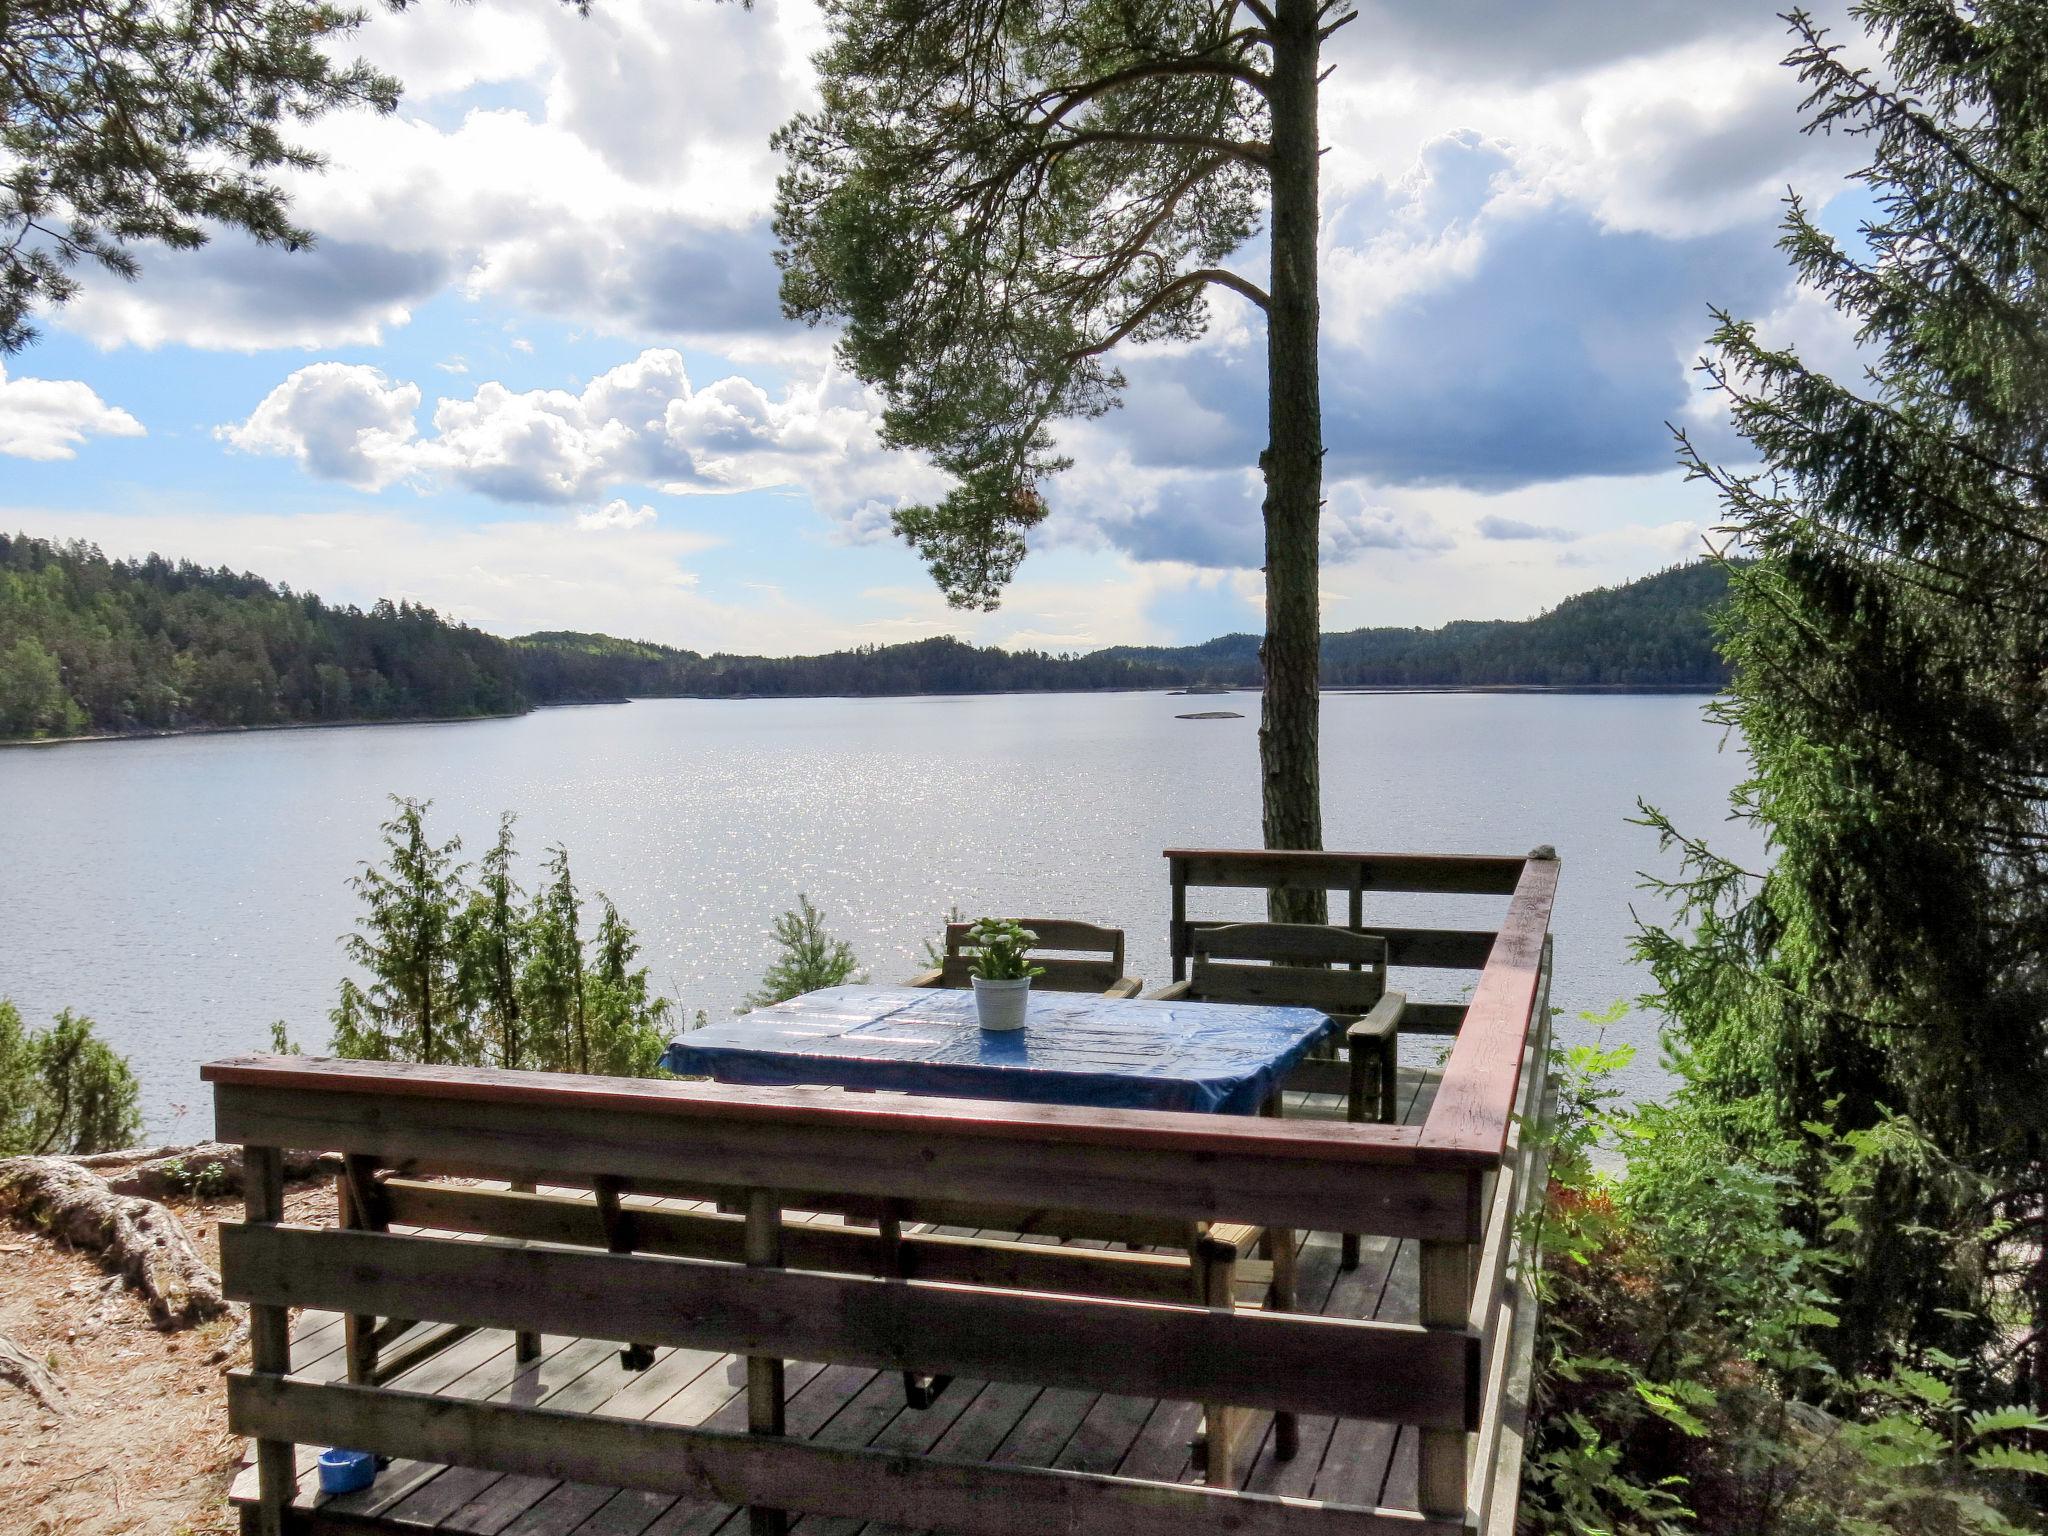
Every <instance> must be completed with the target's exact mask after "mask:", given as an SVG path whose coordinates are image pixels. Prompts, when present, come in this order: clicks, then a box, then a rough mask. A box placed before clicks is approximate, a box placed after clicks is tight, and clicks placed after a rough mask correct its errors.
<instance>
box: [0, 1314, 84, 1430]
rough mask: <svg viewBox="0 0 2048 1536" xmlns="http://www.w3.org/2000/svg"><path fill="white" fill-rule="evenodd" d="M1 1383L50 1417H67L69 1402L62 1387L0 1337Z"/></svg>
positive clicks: (24, 1352) (17, 1347)
mask: <svg viewBox="0 0 2048 1536" xmlns="http://www.w3.org/2000/svg"><path fill="white" fill-rule="evenodd" d="M0 1382H5V1383H7V1384H8V1385H9V1386H14V1387H19V1388H21V1390H22V1391H24V1392H26V1393H27V1394H28V1395H29V1396H30V1397H32V1398H34V1399H35V1400H36V1401H37V1402H39V1403H41V1404H42V1405H43V1406H44V1407H45V1408H47V1409H48V1410H49V1411H50V1412H52V1413H60V1414H61V1413H69V1412H70V1411H71V1403H70V1399H69V1398H68V1397H67V1396H66V1395H65V1392H64V1386H63V1383H61V1382H60V1381H58V1380H57V1378H56V1377H55V1376H54V1375H52V1374H51V1373H50V1370H49V1368H48V1367H47V1366H45V1365H44V1364H43V1362H42V1361H40V1360H38V1359H36V1358H35V1356H33V1355H31V1354H30V1353H29V1352H28V1351H27V1350H25V1349H23V1348H22V1347H21V1346H20V1345H19V1344H17V1343H15V1342H14V1340H12V1339H10V1338H9V1337H8V1336H7V1335H6V1334H4V1333H0Z"/></svg>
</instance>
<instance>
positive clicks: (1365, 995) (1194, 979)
mask: <svg viewBox="0 0 2048 1536" xmlns="http://www.w3.org/2000/svg"><path fill="white" fill-rule="evenodd" d="M1188 947H1189V950H1190V957H1191V959H1192V961H1193V973H1192V974H1191V975H1190V976H1189V977H1188V978H1187V980H1185V981H1177V982H1175V983H1173V985H1171V986H1169V987H1164V988H1162V989H1161V990H1159V991H1157V992H1155V993H1153V994H1152V995H1153V996H1154V997H1157V998H1168V999H1170V998H1177V997H1181V998H1187V999H1188V1000H1190V1001H1192V1002H1205V1003H1272V1004H1276V1005H1284V1006H1288V1007H1297V1008H1320V1009H1322V1010H1323V1012H1325V1013H1327V1014H1328V1015H1329V1016H1330V1017H1331V1018H1332V1019H1334V1020H1336V1021H1337V1026H1338V1032H1339V1034H1340V1035H1341V1037H1342V1039H1343V1042H1344V1057H1345V1064H1344V1069H1343V1070H1344V1076H1343V1080H1342V1087H1343V1092H1344V1106H1345V1118H1346V1119H1347V1120H1351V1121H1368V1120H1373V1121H1378V1122H1379V1123H1381V1124H1383V1125H1391V1124H1393V1123H1394V1122H1395V1120H1396V1119H1398V1118H1399V1113H1400V1109H1399V1103H1398V1100H1397V1095H1396V1086H1397V1084H1398V1081H1399V1077H1398V1074H1399V1067H1400V1031H1401V1013H1402V1010H1403V1009H1404V1008H1405V1007H1406V1006H1407V1002H1408V999H1407V995H1406V994H1405V993H1401V992H1389V991H1388V990H1387V941H1386V939H1385V938H1384V937H1382V936H1381V935H1379V934H1373V933H1354V932H1352V931H1351V930H1349V929H1346V928H1333V927H1328V926H1325V925H1323V924H1319V923H1204V924H1199V925H1196V926H1194V927H1192V928H1191V929H1190V931H1189V934H1188ZM1333 1043H1334V1042H1333ZM1319 1066H1322V1067H1324V1070H1321V1071H1318V1070H1317V1068H1318V1067H1319ZM1328 1077H1329V1073H1328V1070H1327V1065H1326V1064H1324V1063H1315V1062H1311V1063H1308V1064H1306V1065H1305V1069H1304V1071H1303V1072H1301V1073H1298V1074H1297V1080H1296V1081H1294V1082H1292V1083H1291V1084H1290V1086H1298V1087H1305V1088H1308V1089H1310V1090H1311V1091H1317V1090H1321V1089H1323V1088H1324V1087H1325V1085H1326V1084H1327V1082H1328ZM1343 1245H1344V1251H1343V1258H1342V1263H1343V1266H1344V1267H1345V1268H1346V1269H1355V1268H1356V1267H1357V1266H1358V1248H1359V1245H1358V1238H1357V1235H1356V1234H1354V1233H1349V1232H1347V1233H1345V1234H1343Z"/></svg>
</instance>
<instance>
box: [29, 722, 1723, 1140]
mask: <svg viewBox="0 0 2048 1536" xmlns="http://www.w3.org/2000/svg"><path fill="white" fill-rule="evenodd" d="M1700 702H1701V701H1700V700H1699V699H1697V698H1684V697H1577V696H1560V695H1540V696H1538V695H1472V694H1430V695H1351V694H1333V695H1331V696H1329V697H1328V698H1327V699H1326V700H1325V702H1324V709H1323V762H1324V767H1323V783H1324V806H1325V822H1326V843H1327V845H1328V846H1330V847H1333V848H1338V847H1342V848H1377V849H1389V850H1430V851H1446V852H1480V853H1520V852H1524V851H1526V850H1527V849H1528V848H1530V847H1531V846H1533V845H1535V844H1537V843H1543V842H1548V843H1554V844H1555V845H1556V846H1557V848H1558V850H1559V852H1560V853H1561V854H1562V855H1563V857H1564V859H1565V861H1566V863H1565V875H1564V883H1563V889H1562V893H1561V895H1560V900H1559V906H1558V910H1557V914H1556V920H1555V930H1556V933H1557V935H1558V950H1559V970H1558V1001H1559V1002H1560V1003H1561V1004H1562V1005H1563V1006H1565V1007H1566V1008H1567V1009H1568V1010H1572V1011H1576V1010H1579V1009H1585V1008H1593V1007H1600V1006H1604V1005H1605V1004H1607V1003H1609V1002H1611V1001H1613V1000H1614V999H1616V998H1620V997H1624V996H1629V995H1632V994H1634V993H1635V992H1637V991H1639V990H1640V988H1641V978H1640V976H1639V975H1638V974H1636V972H1635V971H1634V970H1633V968H1632V967H1631V966H1630V964H1629V961H1628V955H1627V943H1628V935H1629V932H1630V931H1631V919H1630V906H1631V904H1632V903H1634V904H1637V905H1640V904H1641V903H1642V901H1643V900H1644V898H1643V896H1642V895H1641V893H1639V892H1638V891H1637V889H1636V885H1637V875H1636V872H1637V871H1638V870H1641V869H1645V868H1651V867H1654V866H1655V865H1656V853H1655V847H1654V842H1653V840H1652V839H1651V837H1650V836H1649V834H1648V833H1646V832H1644V831H1643V830H1642V829H1641V828H1638V827H1632V826H1630V825H1628V824H1627V822H1626V818H1627V817H1628V816H1629V815H1630V814H1632V813H1633V810H1634V806H1635V801H1636V797H1637V796H1638V795H1641V796H1644V797H1645V798H1647V799H1650V800H1652V801H1653V802H1655V803H1657V804H1659V805H1661V806H1663V807H1664V808H1665V809H1666V810H1668V811H1670V812H1671V813H1672V814H1673V816H1674V817H1676V818H1677V819H1678V820H1679V821H1680V822H1681V824H1682V825H1685V826H1687V827H1688V828H1697V829H1699V830H1701V831H1704V832H1707V833H1709V834H1711V835H1712V836H1713V837H1715V838H1716V839H1717V840H1718V841H1720V842H1721V843H1723V844H1724V845H1725V846H1727V847H1728V848H1729V849H1730V850H1731V851H1733V852H1735V853H1736V854H1738V855H1739V856H1741V857H1744V858H1754V857H1756V856H1757V855H1756V852H1755V849H1754V846H1753V839H1751V838H1750V837H1748V836H1747V835H1746V834H1743V833H1742V832H1741V831H1740V829H1734V828H1729V827H1726V826H1724V824H1723V823H1724V819H1725V816H1726V806H1727V795H1728V791H1729V789H1730V788H1731V787H1732V785H1733V784H1734V783H1735V782H1736V781H1737V779H1738V778H1739V777H1740V774H1741V762H1740V759H1739V757H1738V756H1737V755H1736V754H1735V753H1734V752H1733V751H1732V750H1730V751H1722V750H1719V749H1720V747H1721V739H1720V733H1719V732H1718V731H1717V730H1716V729H1715V728H1713V727H1712V726H1710V725H1708V724H1706V723H1704V722H1703V721H1702V720H1701V718H1700ZM1203 704H1204V707H1220V708H1234V709H1238V710H1242V711H1243V712H1244V713H1245V716H1246V718H1243V719H1238V720H1178V719H1176V718H1174V717H1175V715H1176V714H1177V713H1180V712H1182V711H1185V710H1186V709H1187V708H1188V701H1187V700H1186V699H1184V698H1175V697H1171V696H1167V695H1161V694H1111V695H1100V694H1096V695H1060V696H1050V697H1048V696H1005V697H981V698H964V699H953V698H948V699H937V698H931V699H802V700H664V701H650V702H643V703H637V704H631V705H615V706H602V707H594V708H587V709H561V710H545V711H541V712H539V713H536V714H533V715H529V716H526V717H525V718H523V719H518V720H502V721H481V722H477V723H474V724H465V725H434V726H389V727H379V728H376V729H360V730H323V731H283V732H275V733H266V734H260V735H248V736H204V737H186V738H179V739H169V740H162V741H147V742H109V743H93V744H82V745H76V746H67V747H62V748H52V749H40V750H27V751H11V752H0V865H4V867H5V878H0V997H12V998H13V999H14V1000H15V1001H16V1002H17V1003H18V1004H19V1005H20V1006H21V1007H22V1009H23V1011H24V1014H25V1015H27V1016H28V1017H29V1019H30V1020H31V1021H40V1020H42V1019H45V1018H47V1016H48V1015H49V1014H50V1013H52V1012H53V1011H55V1010H56V1009H57V1008H60V1007H67V1006H68V1007H72V1008H76V1009H79V1010H81V1011H83V1012H86V1013H89V1014H91V1015H92V1016H94V1017H95V1018H97V1019H98V1020H99V1021H100V1022H101V1024H102V1026H103V1027H104V1029H105V1031H106V1033H107V1034H108V1036H109V1037H110V1038H111V1039H112V1040H113V1041H114V1042H115V1043H116V1044H117V1045H118V1046H119V1047H120V1048H121V1049H123V1050H125V1051H127V1052H129V1053H130V1054H131V1056H132V1057H133V1060H134V1063H135V1066H136V1069H137V1070H138V1072H140V1073H141V1075H142V1078H143V1083H144V1096H145V1104H146V1108H147V1111H148V1115H149V1120H150V1128H151V1131H152V1133H160V1134H166V1135H168V1134H177V1135H181V1136H182V1135H200V1134H204V1132H205V1129H206V1125H207V1121H208V1114H207V1107H206V1102H205V1094H204V1091H203V1089H202V1088H201V1086H200V1084H199V1083H198V1080H197V1077H196V1073H195V1068H196V1066H197V1064H198V1063H199V1062H201V1061H203V1060H205V1059H207V1058H208V1057H211V1056H215V1055H220V1054H224V1053H228V1052H232V1051H240V1050H248V1049H254V1048H260V1047H261V1046H262V1045H263V1043H264V1042H265V1041H266V1040H267V1038H268V1028H269V1025H270V1022H271V1021H272V1020H273V1019H284V1020H286V1021H287V1022H288V1024H289V1025H290V1027H291V1030H292V1033H293V1035H294V1037H295V1038H297V1039H299V1040H301V1041H302V1042H304V1043H305V1044H306V1045H308V1046H309V1047H317V1046H319V1045H320V1044H322V1043H324V1041H325V1038H326V1033H327V1025H326V1011H327V1009H328V1008H329V1007H330V1006H331V1005H332V1002H333V998H334V989H335V983H336V981H337V979H338V978H339V976H340V975H341V973H342V970H343V959H342V955H341V951H340V947H339V944H338V936H339V935H340V934H342V933H343V932H344V931H345V930H346V929H347V928H348V926H349V924H350V923H351V922H352V921H353V918H354V901H353V897H352V896H351V894H350V892H349V890H348V887H347V884H346V881H347V877H348V876H349V874H350V873H351V872H352V871H353V869H354V868H355V866H356V864H357V863H358V861H360V860H361V859H363V858H365V857H368V856H370V855H371V854H372V853H373V852H374V851H375V847H376V824H377V822H378V821H379V820H380V819H381V817H382V815H383V814H384V812H385V810H386V808H387V807H386V802H385V798H384V797H385V796H386V795H387V794H390V793H393V792H399V793H405V794H411V795H418V796H421V797H424V798H429V799H432V800H433V801H434V815H433V825H434V826H435V827H436V829H437V830H438V831H439V832H440V833H441V834H442V835H443V836H447V835H452V834H458V833H459V834H460V835H461V836H462V838H463V839H464V841H465V843H466V845H467V849H468V852H469V853H470V854H471V855H472V856H473V855H475V854H477V853H479V852H481V851H482V849H483V848H484V847H485V846H486V845H487V843H488V841H489V839H490V837H491V835H492V832H493V830H494V827H495V823H496V818H497V814H498V812H499V810H501V809H509V810H514V811H517V812H518V813H519V817H520V822H519V836H520V840H521V844H522V846H523V848H524V849H525V850H526V852H527V854H528V855H529V856H532V857H530V858H529V862H528V871H529V873H530V872H531V870H532V869H533V868H534V867H535V866H536V865H537V855H538V854H539V853H540V851H541V850H542V848H543V846H544V845H546V844H548V843H552V842H557V841H559V842H561V843H564V844H566V845H567V846H568V848H569V850H570V852H571V855H572V857H573V862H574V866H575V869H576V872H577V875H578V878H579V879H580V880H581V881H582V882H583V883H584V884H585V886H586V887H587V888H589V889H592V890H597V889H602V890H604V891H605V892H607V893H608V894H610V895H611V897H612V898H613V899H614V900H615V901H617V902H618V904H619V906H620V908H621V910H622V911H623V912H624V913H625V914H626V915H627V917H628V918H629V919H631V920H632V921H633V922H634V923H636V924H637V925H638V926H639V928H640V931H641V935H642V938H643V940H644V942H645V953H644V957H643V958H644V959H645V960H646V962H647V963H648V964H649V965H650V966H651V967H652V970H653V973H654V977H655V980H656V981H657V983H658V984H659V986H660V987H661V988H662V990H664V991H665V992H667V993H668V994H669V995H671V996H673V997H675V998H676V999H677V1000H678V1001H679V1002H680V1003H681V1004H682V1005H683V1006H684V1007H685V1008H687V1009H691V1010H694V1009H697V1008H703V1009H706V1010H707V1011H708V1012H709V1013H710V1014H711V1015H712V1016H713V1017H719V1016H722V1015H724V1014H726V1013H728V1012H729V1011H730V1010H731V1009H732V1007H733V1006H734V1005H735V1003H737V1002H738V1000H739V998H740V997H741V996H742V995H743V994H744V993H745V992H746V991H747V989H748V988H749V987H750V986H751V985H752V983H753V982H754V980H755V979H756V978H757V977H758V976H759V974H760V972H761V969H762V967H763V965H764V964H765V963H766V961H767V959H768V958H769V944H768V938H767V931H768V926H769V923H770V921H771V920H772V919H773V917H774V916H775V914H776V913H777V912H778V911H780V910H781V909H783V908H784V907H787V906H790V905H792V904H793V903H794V900H795V896H796V893H797V892H798V891H800V890H801V891H807V892H809V894H810V895H811V897H812V899H813V900H814V901H816V902H817V903H818V904H819V905H820V906H822V907H823V908H824V909H825V911H826V912H827V914H828V915H829V918H830V921H831V925H832V927H833V928H834V930H835V931H837V932H839V933H840V934H842V935H843V936H845V937H846V938H848V939H850V940H851V941H852V942H853V944H854V946H855V948H856V949H857V950H858V951H859V953H860V956H861V958H862V960H863V961H864V962H865V963H866V964H867V965H868V966H869V967H870V969H871V971H872V974H873V976H874V977H875V979H877V980H882V981H894V980H897V979H900V978H901V977H903V976H905V975H907V974H909V973H910V972H912V971H913V970H915V969H917V968H919V964H920V962H921V944H922V940H923V938H924V937H925V936H926V935H927V934H930V933H932V932H934V931H935V930H936V927H937V925H938V923H939V921H940V920H941V918H942V917H943V915H944V913H945V912H946V910H947V908H948V907H949V906H951V905H954V904H958V905H959V906H960V907H961V908H962V909H963V910H965V911H967V912H970V913H974V912H989V911H1003V912H1014V913H1019V914H1026V913H1032V912H1038V913H1043V914H1045V915H1064V916H1073V917H1081V918H1088V919H1092V920H1095V921H1099V922H1109V923H1115V924H1118V925H1121V926H1122V927H1124V928H1125V929H1127V930H1128V932H1129V936H1130V956H1129V960H1130V969H1131V970H1132V972H1133V973H1134V974H1137V975H1141V976H1144V977H1146V978H1148V982H1158V981H1161V980H1163V979H1164V978H1165V976H1166V955H1165V950H1166V943H1165V930H1166V917H1167V888H1166V869H1165V865H1164V862H1163V861H1162V860H1161V859H1160V857H1159V852H1160V850H1161V849H1162V848H1165V847H1168V846H1170V845H1175V844H1181V845H1185V844H1197V845H1199V844H1209V845H1213V846H1247V847H1248V846H1255V845H1256V843H1257V841H1258V832H1259V813H1258V793H1257V783H1258V781H1257V755H1258V744H1257V726H1258V722H1257V718H1256V717H1257V699H1256V696H1252V695H1236V696H1233V697H1232V698H1230V699H1226V700H1214V701H1210V700H1205V701H1203ZM1243 910H1245V911H1246V912H1247V913H1249V912H1250V910H1251V908H1250V907H1249V906H1247V907H1245V908H1244V909H1243ZM1374 910H1376V911H1379V912H1381V913H1382V914H1383V915H1384V916H1385V917H1386V918H1387V919H1388V920H1389V921H1397V920H1412V919H1419V920H1422V921H1443V922H1450V923H1456V924H1459V925H1461V926H1462V925H1466V924H1467V923H1469V922H1471V921H1472V920H1473V919H1474V918H1475V916H1483V914H1480V913H1476V912H1475V909H1474V908H1472V907H1471V906H1469V905H1465V904H1462V903H1459V902H1456V901H1444V900H1439V901H1436V902H1431V901H1429V900H1422V899H1414V898H1410V899H1405V900H1395V899H1387V900H1384V901H1383V902H1381V903H1380V904H1379V905H1377V906H1376V907H1375V909H1374ZM1645 910H1646V914H1647V912H1649V911H1654V910H1656V908H1655V905H1654V901H1653V902H1652V905H1651V906H1650V907H1649V908H1647V909H1645ZM1219 915H1220V909H1219ZM1614 1033H1615V1034H1619V1035H1626V1036H1628V1037H1629V1038H1637V1039H1643V1038H1647V1037H1648V1035H1649V1033H1650V1030H1649V1025H1648V1023H1647V1021H1646V1020H1644V1019H1642V1018H1632V1019H1630V1020H1629V1021H1627V1022H1626V1023H1624V1024H1623V1025H1621V1026H1618V1027H1617V1028H1616V1029H1615V1031H1614ZM1644 1054H1645V1059H1643V1060H1642V1061H1640V1062H1639V1063H1638V1066H1637V1068H1636V1071H1635V1085H1636V1086H1637V1087H1638V1088H1639V1089H1640V1090H1641V1091H1644V1092H1651V1091H1654V1089H1655V1086H1656V1084H1657V1081H1658V1074H1657V1070H1656V1066H1655V1063H1654V1060H1651V1059H1649V1058H1652V1057H1654V1054H1655V1053H1654V1051H1646V1052H1645V1053H1644ZM181 1109H184V1110H186V1111H188V1113H186V1114H185V1115H183V1116H182V1117H181V1115H180V1110H181Z"/></svg>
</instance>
